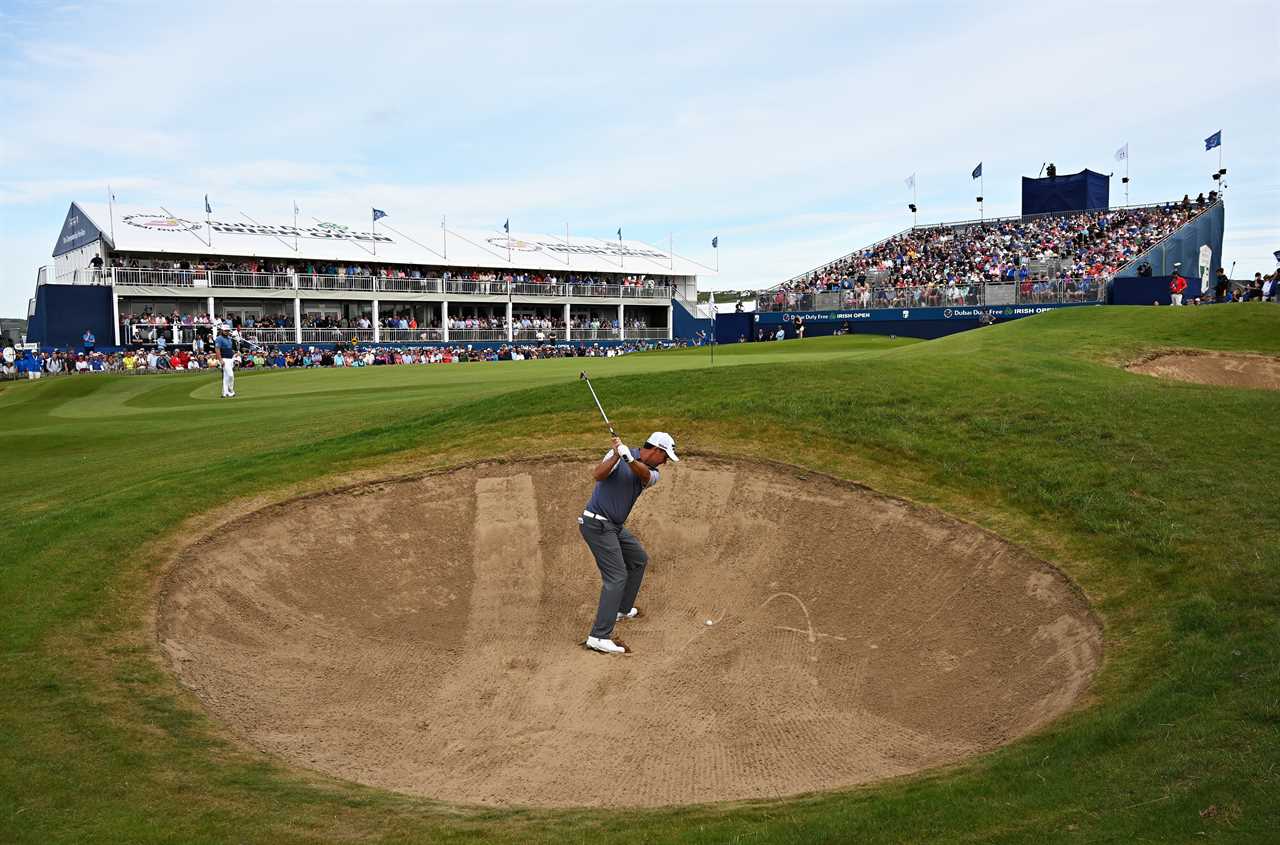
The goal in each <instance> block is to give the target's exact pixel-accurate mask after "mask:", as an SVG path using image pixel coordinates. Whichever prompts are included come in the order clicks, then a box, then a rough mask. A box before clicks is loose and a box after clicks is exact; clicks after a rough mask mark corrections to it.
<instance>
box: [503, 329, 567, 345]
mask: <svg viewBox="0 0 1280 845" xmlns="http://www.w3.org/2000/svg"><path fill="white" fill-rule="evenodd" d="M513 337H514V338H515V340H517V341H521V342H524V343H530V342H532V343H540V342H541V343H555V342H556V341H562V340H564V339H565V337H564V328H563V327H561V328H558V329H556V328H552V329H516V330H515V331H514V332H513Z"/></svg>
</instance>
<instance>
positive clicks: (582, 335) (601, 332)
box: [569, 326, 618, 340]
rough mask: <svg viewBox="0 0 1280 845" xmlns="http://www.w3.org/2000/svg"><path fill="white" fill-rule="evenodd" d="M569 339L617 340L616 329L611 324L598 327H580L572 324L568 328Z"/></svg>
mask: <svg viewBox="0 0 1280 845" xmlns="http://www.w3.org/2000/svg"><path fill="white" fill-rule="evenodd" d="M569 339H570V340H617V339H618V330H617V329H615V328H613V327H612V326H608V327H606V326H601V327H600V328H598V329H593V328H590V327H588V328H580V327H578V326H574V327H573V328H571V329H569Z"/></svg>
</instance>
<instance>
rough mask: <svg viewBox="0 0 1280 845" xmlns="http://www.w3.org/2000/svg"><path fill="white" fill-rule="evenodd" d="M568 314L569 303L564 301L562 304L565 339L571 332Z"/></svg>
mask: <svg viewBox="0 0 1280 845" xmlns="http://www.w3.org/2000/svg"><path fill="white" fill-rule="evenodd" d="M569 314H570V311H569V303H567V302H566V303H565V304H564V339H565V340H568V339H569V334H570V332H571V329H570V328H569Z"/></svg>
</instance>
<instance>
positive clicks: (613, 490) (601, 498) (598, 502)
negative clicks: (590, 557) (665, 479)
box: [587, 452, 658, 525]
mask: <svg viewBox="0 0 1280 845" xmlns="http://www.w3.org/2000/svg"><path fill="white" fill-rule="evenodd" d="M609 454H610V453H609V452H605V454H604V457H605V458H608V457H609ZM601 460H604V458H601ZM637 460H639V459H637ZM657 483H658V471H657V470H656V469H651V470H649V483H648V484H647V485H646V484H645V483H644V482H643V481H641V480H640V476H638V475H636V474H635V473H634V472H632V471H631V467H630V466H629V465H628V464H626V463H625V462H624V461H621V460H619V461H618V462H617V463H616V464H614V467H613V469H612V470H611V471H610V472H609V475H608V477H607V478H605V480H604V481H597V482H596V488H595V490H593V491H591V500H590V501H589V502H587V510H589V511H591V512H592V513H598V514H600V515H601V516H603V517H606V518H607V519H608V520H609V521H610V522H615V523H617V524H618V525H621V524H622V523H624V522H626V521H627V517H628V516H630V515H631V508H632V507H633V506H634V505H635V503H636V499H638V498H640V494H641V493H643V492H644V490H645V487H652V486H653V485H655V484H657Z"/></svg>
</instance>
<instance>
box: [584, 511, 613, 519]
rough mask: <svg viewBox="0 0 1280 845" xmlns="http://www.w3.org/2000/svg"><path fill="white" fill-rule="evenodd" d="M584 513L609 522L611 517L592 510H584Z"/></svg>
mask: <svg viewBox="0 0 1280 845" xmlns="http://www.w3.org/2000/svg"><path fill="white" fill-rule="evenodd" d="M582 515H583V516H589V517H591V518H592V519H598V520H600V521H601V522H608V521H609V517H607V516H603V515H601V514H598V513H592V512H591V511H583V512H582Z"/></svg>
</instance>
